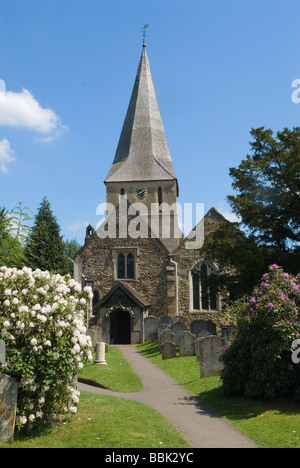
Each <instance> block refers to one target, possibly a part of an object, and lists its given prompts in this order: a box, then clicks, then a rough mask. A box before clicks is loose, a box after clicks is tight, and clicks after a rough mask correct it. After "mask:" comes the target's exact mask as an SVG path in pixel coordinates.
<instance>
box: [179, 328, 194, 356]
mask: <svg viewBox="0 0 300 468" xmlns="http://www.w3.org/2000/svg"><path fill="white" fill-rule="evenodd" d="M195 340H196V337H195V335H193V334H192V333H191V332H190V331H185V332H183V333H182V334H181V336H180V339H179V355H180V356H195Z"/></svg>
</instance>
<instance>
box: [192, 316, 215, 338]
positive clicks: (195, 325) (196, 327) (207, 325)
mask: <svg viewBox="0 0 300 468" xmlns="http://www.w3.org/2000/svg"><path fill="white" fill-rule="evenodd" d="M190 330H191V332H192V333H193V335H196V337H198V336H199V333H201V332H202V331H203V330H206V331H208V332H209V334H210V335H216V334H217V327H216V324H215V323H214V322H212V321H211V320H201V319H198V320H193V321H192V322H191V327H190Z"/></svg>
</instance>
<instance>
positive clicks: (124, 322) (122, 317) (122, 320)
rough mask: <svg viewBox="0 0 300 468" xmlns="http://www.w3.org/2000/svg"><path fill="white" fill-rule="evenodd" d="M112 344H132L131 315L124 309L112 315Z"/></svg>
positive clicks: (110, 325) (110, 324) (110, 328)
mask: <svg viewBox="0 0 300 468" xmlns="http://www.w3.org/2000/svg"><path fill="white" fill-rule="evenodd" d="M109 319H110V323H109V330H110V343H111V344H131V320H130V314H129V312H127V311H126V310H123V309H122V308H119V309H116V310H114V311H113V312H112V313H111V314H110V317H109Z"/></svg>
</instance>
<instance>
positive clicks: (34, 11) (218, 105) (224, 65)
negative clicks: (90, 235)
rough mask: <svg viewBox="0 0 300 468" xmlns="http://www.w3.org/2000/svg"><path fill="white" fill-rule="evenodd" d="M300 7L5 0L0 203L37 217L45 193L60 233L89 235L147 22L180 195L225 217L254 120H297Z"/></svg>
mask: <svg viewBox="0 0 300 468" xmlns="http://www.w3.org/2000/svg"><path fill="white" fill-rule="evenodd" d="M299 16H300V3H299V0H243V1H241V0H181V1H179V0H84V1H83V0H26V1H24V0H0V80H3V81H4V82H5V85H6V94H5V98H6V99H5V103H3V102H2V101H3V99H2V100H1V94H0V206H5V207H6V208H7V209H12V208H13V207H14V206H16V205H17V203H18V202H20V201H21V202H23V204H24V205H25V206H28V207H30V208H31V209H32V210H33V212H34V214H36V212H37V209H38V206H39V205H40V203H41V201H42V199H43V198H44V197H45V196H46V197H47V198H48V200H49V202H50V204H51V207H52V210H53V212H54V214H55V216H56V217H57V220H58V223H59V224H60V226H61V230H62V231H61V232H62V235H64V237H65V238H67V239H73V238H77V240H78V241H79V242H80V243H82V242H83V241H84V235H85V225H86V223H91V224H92V225H93V226H96V224H97V222H98V221H99V216H97V215H96V208H97V205H98V204H99V203H102V202H104V201H105V186H104V183H103V180H104V179H105V177H106V175H107V173H108V171H109V168H110V165H111V164H112V161H113V158H114V154H115V151H116V147H117V143H118V139H119V136H120V132H121V128H122V124H123V121H124V118H125V114H126V110H127V106H128V103H129V99H130V95H131V91H132V87H133V84H134V79H135V75H136V70H137V66H138V62H139V59H140V55H141V52H142V32H141V30H140V29H141V27H142V26H143V24H144V23H149V24H150V27H149V28H148V29H147V53H148V57H149V61H150V66H151V71H152V77H153V81H154V85H155V89H156V93H157V97H158V102H159V106H160V110H161V114H162V119H163V123H164V127H165V131H166V136H167V140H168V144H169V148H170V152H171V155H172V159H173V164H174V167H175V171H176V174H177V178H178V180H179V188H180V197H179V202H180V203H182V204H183V203H193V204H195V203H204V204H205V212H206V211H208V210H209V209H210V208H211V207H212V206H214V207H215V208H216V209H218V210H219V211H221V212H222V213H224V214H226V213H227V212H229V211H230V207H229V206H228V204H227V202H226V196H227V195H228V194H231V193H233V192H232V188H231V182H232V181H231V178H230V176H229V168H230V167H236V166H238V165H239V163H240V161H241V160H242V159H243V158H244V157H245V156H246V154H247V153H248V152H249V141H250V139H251V136H250V133H249V132H250V130H251V128H252V127H254V128H256V127H259V126H265V127H266V128H272V129H273V130H274V131H278V130H282V129H283V128H284V127H289V128H292V127H295V126H299V124H300V103H299V104H296V103H293V102H292V99H291V96H292V92H293V91H294V89H293V88H292V82H293V81H294V80H296V79H300V61H299V55H300V47H299V46H300V28H299ZM0 86H1V81H0ZM0 90H1V88H0ZM2 97H3V93H2Z"/></svg>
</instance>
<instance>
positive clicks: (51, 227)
mask: <svg viewBox="0 0 300 468" xmlns="http://www.w3.org/2000/svg"><path fill="white" fill-rule="evenodd" d="M25 257H26V264H27V266H29V267H31V268H33V269H36V268H39V269H40V270H43V271H45V270H48V271H53V272H56V273H61V274H64V273H65V272H66V257H65V252H64V244H63V239H62V236H61V235H60V227H59V225H58V223H57V221H56V218H55V216H54V215H53V213H52V210H51V207H50V203H49V201H48V200H47V198H46V197H45V198H44V199H43V201H42V203H41V205H40V208H39V210H38V213H37V215H36V217H35V224H34V226H33V227H32V230H31V233H30V235H29V238H28V241H27V244H26V248H25Z"/></svg>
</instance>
